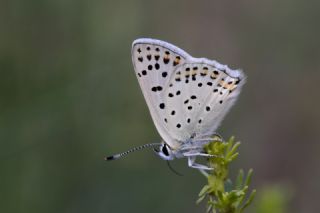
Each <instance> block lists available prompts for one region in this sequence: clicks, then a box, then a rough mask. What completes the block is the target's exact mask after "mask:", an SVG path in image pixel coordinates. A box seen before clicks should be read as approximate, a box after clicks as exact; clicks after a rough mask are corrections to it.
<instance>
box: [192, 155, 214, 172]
mask: <svg viewBox="0 0 320 213" xmlns="http://www.w3.org/2000/svg"><path fill="white" fill-rule="evenodd" d="M195 161H196V156H190V157H188V166H189V167H191V168H194V169H199V170H213V168H210V167H207V166H206V165H202V164H198V163H196V162H195Z"/></svg>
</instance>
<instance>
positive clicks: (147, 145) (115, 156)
mask: <svg viewBox="0 0 320 213" xmlns="http://www.w3.org/2000/svg"><path fill="white" fill-rule="evenodd" d="M160 145H161V143H149V144H144V145H142V146H137V147H134V148H132V149H129V150H128V151H125V152H122V153H119V154H115V155H111V156H109V157H104V160H106V161H110V160H116V159H118V158H121V157H123V156H126V155H127V154H129V153H131V152H135V151H138V150H142V149H145V148H149V147H155V146H160Z"/></svg>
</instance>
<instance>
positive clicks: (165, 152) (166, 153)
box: [162, 144, 169, 156]
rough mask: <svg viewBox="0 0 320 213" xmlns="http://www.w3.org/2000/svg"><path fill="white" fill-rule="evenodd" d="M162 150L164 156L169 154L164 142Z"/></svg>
mask: <svg viewBox="0 0 320 213" xmlns="http://www.w3.org/2000/svg"><path fill="white" fill-rule="evenodd" d="M162 152H163V154H164V155H165V156H169V151H168V148H167V145H166V144H165V145H164V146H163V147H162Z"/></svg>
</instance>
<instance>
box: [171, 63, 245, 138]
mask: <svg viewBox="0 0 320 213" xmlns="http://www.w3.org/2000/svg"><path fill="white" fill-rule="evenodd" d="M189 60H191V62H188V61H187V62H186V63H185V64H183V65H181V66H179V67H177V69H176V71H175V75H174V76H172V77H171V79H170V82H169V87H167V88H166V91H165V97H166V99H165V103H166V105H167V109H166V118H167V120H168V124H167V125H168V129H170V131H172V132H174V133H175V135H176V137H177V138H178V140H180V141H186V140H188V139H189V138H190V137H194V135H196V137H198V138H201V136H204V135H208V134H210V133H213V131H215V129H216V128H217V127H218V125H219V124H220V122H221V120H222V119H223V117H224V116H225V114H226V113H227V111H228V110H229V108H230V107H231V106H232V104H233V102H234V100H235V97H237V94H238V91H239V90H240V87H239V86H238V85H239V84H240V82H241V80H240V78H239V77H231V76H230V74H228V73H227V72H226V71H221V70H220V69H219V68H217V67H215V66H214V65H213V64H208V63H203V62H192V59H189ZM197 60H198V59H194V61H197Z"/></svg>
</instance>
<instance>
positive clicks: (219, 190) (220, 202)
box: [197, 137, 256, 213]
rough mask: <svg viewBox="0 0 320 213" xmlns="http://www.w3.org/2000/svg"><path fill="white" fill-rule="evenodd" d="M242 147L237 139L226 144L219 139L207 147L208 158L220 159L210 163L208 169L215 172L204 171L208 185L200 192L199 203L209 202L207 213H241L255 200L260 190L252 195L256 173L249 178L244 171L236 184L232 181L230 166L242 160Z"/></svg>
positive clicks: (209, 161)
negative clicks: (229, 175) (252, 184)
mask: <svg viewBox="0 0 320 213" xmlns="http://www.w3.org/2000/svg"><path fill="white" fill-rule="evenodd" d="M239 146H240V142H236V143H235V142H234V137H231V138H230V139H229V140H228V141H225V142H222V141H221V139H220V138H217V137H216V138H215V139H213V142H211V143H209V144H208V145H206V147H205V151H206V152H207V153H208V154H211V155H214V156H216V157H212V158H209V159H208V165H209V166H210V167H211V168H214V169H213V170H212V171H210V172H209V173H207V172H204V171H202V173H203V174H204V175H205V177H206V178H207V180H208V184H207V185H205V186H204V187H203V188H202V190H201V191H200V193H199V199H198V201H197V203H200V202H201V201H203V200H204V199H205V198H208V202H207V212H212V213H241V212H243V210H244V209H245V208H246V207H247V206H248V205H249V204H250V203H251V202H252V200H253V198H254V196H255V193H256V190H252V191H251V192H250V194H249V184H250V181H251V176H252V169H250V170H249V171H248V173H247V174H246V175H245V174H244V171H243V170H240V171H239V173H238V176H237V179H236V182H235V183H234V184H232V182H231V180H230V179H229V178H228V167H229V164H230V163H231V162H232V161H234V160H235V159H236V158H237V157H238V155H239V153H238V152H237V149H238V147H239Z"/></svg>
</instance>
